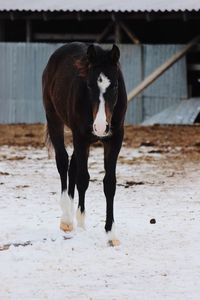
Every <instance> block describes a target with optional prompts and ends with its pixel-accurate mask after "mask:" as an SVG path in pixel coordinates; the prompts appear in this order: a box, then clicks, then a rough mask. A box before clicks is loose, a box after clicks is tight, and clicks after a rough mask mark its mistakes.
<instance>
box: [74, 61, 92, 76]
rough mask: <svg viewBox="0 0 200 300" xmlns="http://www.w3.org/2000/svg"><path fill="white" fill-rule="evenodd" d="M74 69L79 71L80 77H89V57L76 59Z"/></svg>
mask: <svg viewBox="0 0 200 300" xmlns="http://www.w3.org/2000/svg"><path fill="white" fill-rule="evenodd" d="M74 67H75V68H76V70H77V71H78V75H79V76H80V77H82V78H85V77H87V74H88V69H89V61H88V59H87V57H85V56H84V57H82V58H79V59H75V61H74Z"/></svg>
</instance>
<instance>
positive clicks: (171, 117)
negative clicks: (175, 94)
mask: <svg viewBox="0 0 200 300" xmlns="http://www.w3.org/2000/svg"><path fill="white" fill-rule="evenodd" d="M199 113H200V99H199V98H194V99H188V100H184V101H180V102H179V103H177V104H174V105H172V106H170V107H169V108H167V109H165V110H164V111H162V112H160V113H159V114H157V115H155V116H153V117H151V118H149V119H147V120H146V121H145V122H143V124H144V125H155V124H193V123H194V122H195V119H196V117H197V116H198V114H199Z"/></svg>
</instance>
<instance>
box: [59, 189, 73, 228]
mask: <svg viewBox="0 0 200 300" xmlns="http://www.w3.org/2000/svg"><path fill="white" fill-rule="evenodd" d="M60 206H61V210H62V216H61V221H60V229H61V230H63V231H65V232H66V231H72V230H73V227H74V226H73V223H74V201H73V199H72V198H71V197H69V195H68V193H67V191H64V192H62V195H61V199H60Z"/></svg>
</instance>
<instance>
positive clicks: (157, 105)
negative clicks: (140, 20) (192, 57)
mask: <svg viewBox="0 0 200 300" xmlns="http://www.w3.org/2000/svg"><path fill="white" fill-rule="evenodd" d="M182 47H183V46H180V45H156V46H155V45H146V46H144V77H146V76H148V75H149V74H150V73H151V72H152V71H154V70H155V69H156V68H157V67H159V66H160V65H161V64H162V63H164V62H165V61H166V60H167V59H168V58H170V57H171V56H172V55H173V54H174V53H176V52H177V51H178V50H180V49H181V48H182ZM186 74H187V69H186V60H185V58H182V59H181V60H180V61H178V62H177V63H175V64H174V65H173V66H172V67H171V68H170V69H169V70H167V71H166V72H165V73H164V74H163V75H162V76H161V77H160V78H158V79H157V80H156V81H155V82H154V83H153V84H152V85H150V86H149V87H148V88H147V89H146V90H145V91H144V92H143V107H144V111H143V118H144V119H147V118H149V117H151V116H153V115H154V114H156V113H158V112H160V111H161V110H163V109H165V108H167V107H169V106H170V105H172V104H174V103H177V102H179V101H180V100H183V99H187V75H186Z"/></svg>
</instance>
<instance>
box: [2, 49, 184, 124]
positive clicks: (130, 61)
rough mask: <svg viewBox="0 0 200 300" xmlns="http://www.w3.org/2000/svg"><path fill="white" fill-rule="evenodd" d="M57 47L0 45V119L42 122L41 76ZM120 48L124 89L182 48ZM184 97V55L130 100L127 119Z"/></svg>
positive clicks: (138, 119) (138, 117)
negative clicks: (141, 92) (140, 93)
mask: <svg viewBox="0 0 200 300" xmlns="http://www.w3.org/2000/svg"><path fill="white" fill-rule="evenodd" d="M60 45H61V44H42V43H40V44H39V43H33V44H31V43H30V44H25V43H0V123H37V122H45V116H44V111H43V105H42V93H41V76H42V71H43V69H44V67H45V65H46V63H47V61H48V58H49V56H50V55H51V53H53V51H54V50H55V49H56V48H58V47H59V46H60ZM106 47H109V46H108V45H106ZM119 47H120V50H121V59H120V60H121V66H122V70H123V73H124V78H125V83H126V87H127V92H129V91H130V90H131V89H132V88H134V87H135V86H136V85H137V84H138V83H139V82H141V80H142V79H143V78H144V77H145V76H146V75H148V74H149V73H150V72H151V71H152V70H154V69H155V68H156V67H157V66H158V65H159V64H160V63H162V62H164V61H165V60H166V59H167V58H169V57H170V55H171V54H173V53H174V52H176V51H177V50H178V49H180V46H178V45H167V46H157V45H156V46H150V45H143V46H140V45H120V46H119ZM185 98H187V83H186V66H185V59H184V58H183V59H182V60H181V61H179V62H178V63H177V64H176V65H174V66H173V67H172V68H171V69H169V70H168V71H167V72H166V73H165V74H163V75H162V77H161V78H160V79H158V81H157V82H155V83H154V84H153V85H152V86H150V87H149V88H148V89H147V90H146V91H144V93H143V94H142V95H140V96H138V97H137V98H136V99H134V100H133V101H131V102H130V103H129V105H128V111H127V116H126V123H127V124H135V123H140V122H142V121H143V120H144V119H145V118H147V117H150V116H152V115H153V114H155V113H157V112H159V111H161V110H163V109H164V108H166V107H168V106H170V105H171V104H172V103H176V102H177V101H180V100H181V99H185Z"/></svg>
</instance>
